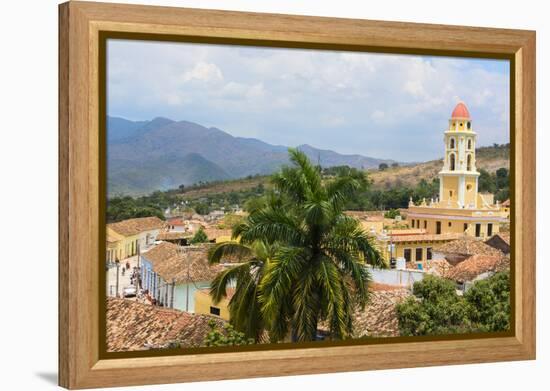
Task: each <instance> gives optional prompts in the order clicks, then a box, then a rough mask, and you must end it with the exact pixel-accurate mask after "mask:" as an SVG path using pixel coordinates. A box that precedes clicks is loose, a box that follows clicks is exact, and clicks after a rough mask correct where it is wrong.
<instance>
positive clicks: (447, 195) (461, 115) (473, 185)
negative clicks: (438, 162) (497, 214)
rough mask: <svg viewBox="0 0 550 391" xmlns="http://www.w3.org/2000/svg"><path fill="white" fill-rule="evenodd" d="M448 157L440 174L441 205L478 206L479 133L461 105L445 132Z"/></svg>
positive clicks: (453, 206)
mask: <svg viewBox="0 0 550 391" xmlns="http://www.w3.org/2000/svg"><path fill="white" fill-rule="evenodd" d="M444 141H445V158H444V160H443V169H442V170H441V171H440V172H439V202H440V205H441V206H442V207H444V208H445V207H447V208H458V209H464V208H467V209H475V208H477V207H478V205H477V203H478V199H477V198H478V197H477V190H478V177H479V173H478V172H477V170H476V133H475V132H474V130H473V127H472V120H471V118H470V113H469V112H468V108H467V107H466V105H465V104H464V103H463V102H459V103H458V104H457V105H456V107H455V109H454V110H453V113H452V114H451V118H450V119H449V127H448V129H447V130H446V131H445V136H444Z"/></svg>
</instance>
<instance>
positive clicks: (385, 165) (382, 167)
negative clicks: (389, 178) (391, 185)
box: [378, 163, 388, 171]
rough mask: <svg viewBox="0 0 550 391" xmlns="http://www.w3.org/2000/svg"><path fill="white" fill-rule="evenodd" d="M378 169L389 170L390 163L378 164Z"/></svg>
mask: <svg viewBox="0 0 550 391" xmlns="http://www.w3.org/2000/svg"><path fill="white" fill-rule="evenodd" d="M378 169H379V170H380V171H384V170H387V169H388V165H387V164H386V163H380V164H379V165H378Z"/></svg>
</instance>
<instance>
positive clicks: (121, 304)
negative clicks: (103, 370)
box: [107, 298, 224, 352]
mask: <svg viewBox="0 0 550 391" xmlns="http://www.w3.org/2000/svg"><path fill="white" fill-rule="evenodd" d="M211 319H214V320H215V321H216V322H217V323H218V324H219V325H222V324H224V321H223V320H222V319H220V318H217V317H212V316H208V315H194V314H189V313H187V312H182V311H178V310H172V309H167V308H161V307H156V306H152V305H148V304H142V303H138V302H136V301H131V300H127V299H115V298H108V299H107V350H108V351H111V352H120V351H134V350H146V349H155V348H164V347H167V346H168V344H169V343H170V342H173V341H177V342H178V343H179V344H180V346H182V347H198V346H200V345H201V344H202V342H203V341H204V338H205V337H206V335H207V334H208V332H209V331H210V328H209V326H208V322H209V321H210V320H211Z"/></svg>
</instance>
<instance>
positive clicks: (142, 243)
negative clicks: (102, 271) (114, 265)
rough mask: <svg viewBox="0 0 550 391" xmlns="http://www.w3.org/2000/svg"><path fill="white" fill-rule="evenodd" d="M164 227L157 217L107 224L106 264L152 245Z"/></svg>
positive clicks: (130, 255) (132, 254)
mask: <svg viewBox="0 0 550 391" xmlns="http://www.w3.org/2000/svg"><path fill="white" fill-rule="evenodd" d="M163 227H164V222H163V221H162V220H161V219H159V218H158V217H140V218H135V219H128V220H123V221H119V222H116V223H110V224H107V238H106V240H107V253H106V260H107V262H109V263H111V262H115V261H121V260H123V259H126V258H129V257H132V256H134V255H136V254H137V253H138V249H141V250H146V249H148V248H149V247H150V246H151V245H153V244H154V242H155V240H156V237H157V235H158V234H159V233H160V231H161V229H162V228H163Z"/></svg>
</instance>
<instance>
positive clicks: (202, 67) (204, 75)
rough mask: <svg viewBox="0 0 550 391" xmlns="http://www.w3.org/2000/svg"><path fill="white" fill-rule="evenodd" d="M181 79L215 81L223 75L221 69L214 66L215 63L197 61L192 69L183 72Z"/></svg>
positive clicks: (221, 78) (185, 80)
mask: <svg viewBox="0 0 550 391" xmlns="http://www.w3.org/2000/svg"><path fill="white" fill-rule="evenodd" d="M181 79H182V80H183V81H184V82H187V81H193V80H198V81H203V82H215V81H221V80H223V75H222V71H221V70H220V68H218V67H217V66H216V64H211V63H206V62H198V63H197V64H196V65H195V66H194V67H193V69H191V70H189V71H187V72H184V74H183V75H182V78H181Z"/></svg>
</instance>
